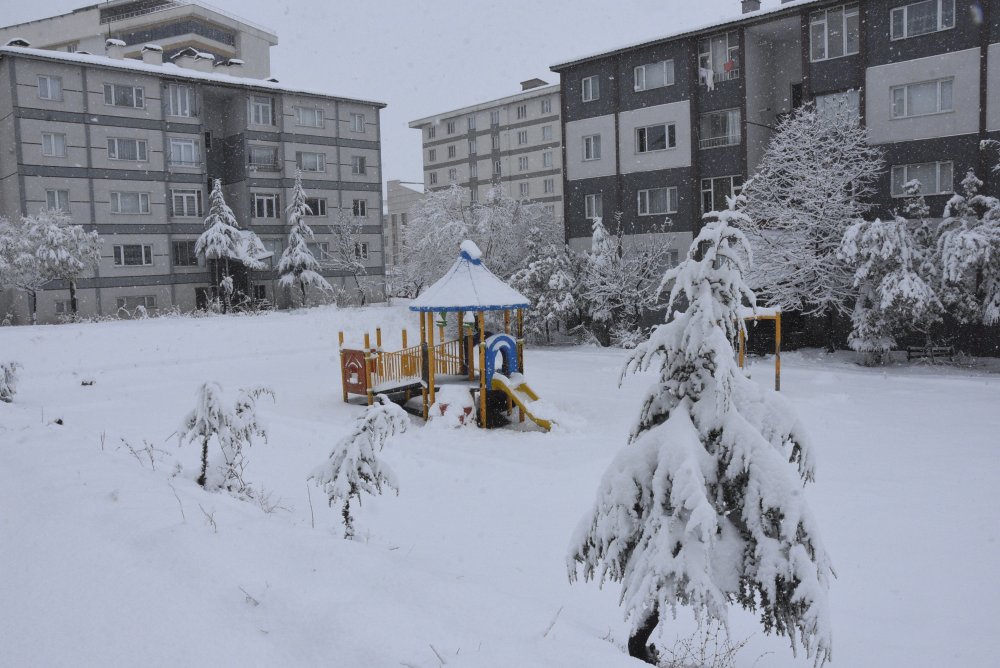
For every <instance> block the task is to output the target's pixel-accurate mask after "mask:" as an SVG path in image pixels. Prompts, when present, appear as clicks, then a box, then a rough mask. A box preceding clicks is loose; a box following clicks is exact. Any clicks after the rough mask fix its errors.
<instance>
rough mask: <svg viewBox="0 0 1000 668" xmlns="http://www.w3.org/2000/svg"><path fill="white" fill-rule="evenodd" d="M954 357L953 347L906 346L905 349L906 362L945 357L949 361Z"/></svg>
mask: <svg viewBox="0 0 1000 668" xmlns="http://www.w3.org/2000/svg"><path fill="white" fill-rule="evenodd" d="M954 355H955V348H954V347H953V346H908V347H907V348H906V361H907V362H909V361H910V360H912V359H914V358H917V359H920V358H922V357H929V358H931V359H935V358H938V357H947V358H948V359H951V358H952V357H954Z"/></svg>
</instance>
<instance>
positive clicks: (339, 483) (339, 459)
mask: <svg viewBox="0 0 1000 668" xmlns="http://www.w3.org/2000/svg"><path fill="white" fill-rule="evenodd" d="M409 426H410V418H409V417H408V416H407V414H406V411H404V410H403V409H402V408H400V407H399V406H397V405H396V404H394V403H392V402H391V401H389V399H388V397H386V396H385V395H384V394H380V395H378V396H376V397H375V403H374V404H372V405H371V406H369V407H368V408H366V409H365V413H364V415H362V416H361V417H360V418H358V419H357V421H355V423H354V427H353V428H352V429H351V433H350V434H348V435H347V436H345V437H344V438H342V439H341V440H340V441H339V442H338V443H337V445H336V446H334V448H333V451H332V452H331V453H330V458H329V459H328V460H327V461H326V463H324V464H322V465H321V466H318V467H317V468H316V469H315V470H314V471H313V472H312V474H311V475H310V476H309V479H310V480H312V481H314V482H315V483H316V486H318V487H320V488H322V489H323V491H324V492H325V493H326V495H327V498H328V499H329V501H330V506H331V507H333V504H334V503H340V504H342V505H341V512H340V514H341V517H342V518H343V522H344V538H346V539H348V540H350V539H351V538H353V537H354V518H353V517H352V516H351V499H353V498H356V499H358V500H359V502H360V499H361V493H362V492H364V493H365V494H370V495H372V496H375V495H379V494H381V493H382V488H383V487H387V488H389V489H391V490H393V491H394V492H396V494H399V481H398V480H397V479H396V474H395V473H393V471H392V469H391V468H389V465H388V464H386V463H385V462H383V461H382V460H381V459H380V458H379V453H380V452H381V451H382V448H383V447H384V446H385V442H386V440H387V439H389V438H390V437H392V436H395V435H396V434H401V433H403V432H405V431H406V429H407V428H408V427H409Z"/></svg>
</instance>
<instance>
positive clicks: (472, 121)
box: [465, 116, 476, 132]
mask: <svg viewBox="0 0 1000 668" xmlns="http://www.w3.org/2000/svg"><path fill="white" fill-rule="evenodd" d="M465 122H466V123H467V124H468V127H469V131H470V132H471V131H472V130H475V129H476V117H475V116H469V117H468V118H467V119H466V120H465Z"/></svg>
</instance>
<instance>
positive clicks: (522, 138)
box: [517, 130, 528, 146]
mask: <svg viewBox="0 0 1000 668" xmlns="http://www.w3.org/2000/svg"><path fill="white" fill-rule="evenodd" d="M527 143H528V131H527V130H518V131H517V145H518V146H522V145H524V144H527Z"/></svg>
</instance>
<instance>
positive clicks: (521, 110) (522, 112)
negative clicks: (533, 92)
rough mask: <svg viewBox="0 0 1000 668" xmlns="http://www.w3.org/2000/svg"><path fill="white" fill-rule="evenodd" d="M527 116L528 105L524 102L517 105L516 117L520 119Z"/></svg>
mask: <svg viewBox="0 0 1000 668" xmlns="http://www.w3.org/2000/svg"><path fill="white" fill-rule="evenodd" d="M527 117H528V105H526V104H519V105H517V118H518V120H521V119H522V118H527Z"/></svg>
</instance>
